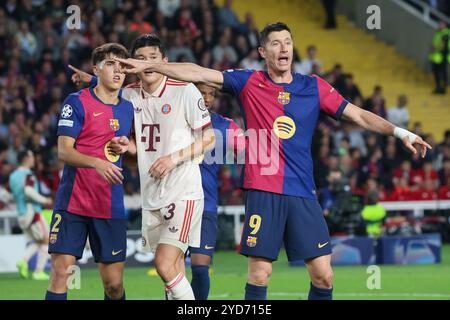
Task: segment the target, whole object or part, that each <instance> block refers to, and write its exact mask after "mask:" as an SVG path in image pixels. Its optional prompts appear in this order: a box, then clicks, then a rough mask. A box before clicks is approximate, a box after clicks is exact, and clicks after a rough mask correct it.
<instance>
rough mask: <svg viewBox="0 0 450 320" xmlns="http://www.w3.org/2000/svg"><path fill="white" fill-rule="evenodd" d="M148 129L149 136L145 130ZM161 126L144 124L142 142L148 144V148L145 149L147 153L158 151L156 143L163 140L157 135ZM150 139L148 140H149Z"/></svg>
mask: <svg viewBox="0 0 450 320" xmlns="http://www.w3.org/2000/svg"><path fill="white" fill-rule="evenodd" d="M147 128H148V135H147V134H145V131H146V130H145V129H147ZM159 132H160V131H159V124H144V123H143V124H142V128H141V133H142V136H141V142H143V143H146V142H147V143H148V148H147V149H145V151H156V148H155V147H156V146H155V144H156V142H159V141H160V140H161V138H160V136H159V135H157V134H158V133H159ZM147 137H148V139H147Z"/></svg>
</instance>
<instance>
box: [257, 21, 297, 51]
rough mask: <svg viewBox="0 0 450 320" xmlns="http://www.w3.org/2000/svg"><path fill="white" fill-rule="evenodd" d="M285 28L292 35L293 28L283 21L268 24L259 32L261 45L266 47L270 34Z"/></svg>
mask: <svg viewBox="0 0 450 320" xmlns="http://www.w3.org/2000/svg"><path fill="white" fill-rule="evenodd" d="M283 30H286V31H289V33H290V34H291V37H292V32H291V29H289V27H288V26H287V24H285V23H283V22H275V23H270V24H268V25H266V26H265V27H264V29H262V31H261V32H260V33H259V44H260V45H261V47H264V46H265V45H266V42H267V39H268V38H269V34H271V33H272V32H279V31H283Z"/></svg>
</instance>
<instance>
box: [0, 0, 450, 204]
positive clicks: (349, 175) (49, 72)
mask: <svg viewBox="0 0 450 320" xmlns="http://www.w3.org/2000/svg"><path fill="white" fill-rule="evenodd" d="M70 4H72V5H73V4H76V5H78V6H79V7H80V9H81V10H80V12H81V26H80V27H81V28H80V29H68V28H67V25H66V23H65V22H66V19H67V17H68V16H69V14H67V13H66V8H67V6H68V5H69V4H68V3H67V1H63V0H52V1H44V0H21V1H19V0H6V1H3V2H2V4H1V5H0V47H1V48H2V49H3V50H1V52H0V188H2V187H3V188H7V181H8V176H9V174H10V173H11V172H12V170H14V169H15V167H16V166H17V154H18V152H19V151H20V150H22V149H24V148H28V149H31V150H33V151H34V153H35V154H36V160H37V161H36V168H35V171H36V173H37V175H38V177H39V181H40V187H41V191H42V193H43V194H46V195H54V193H55V192H56V189H57V186H58V182H59V179H60V176H61V170H62V168H63V164H62V163H61V162H60V161H58V159H57V152H56V139H57V137H56V128H57V122H58V113H59V108H60V105H61V103H62V101H63V100H64V98H65V96H66V95H67V94H69V93H70V92H73V91H77V90H78V89H79V88H77V87H76V86H75V85H74V84H73V83H72V81H71V80H70V79H71V74H72V71H71V70H70V69H69V68H68V65H69V64H71V65H74V66H77V67H79V68H81V69H83V70H84V71H86V72H90V73H92V71H91V70H90V54H91V51H92V49H93V48H95V47H97V46H99V45H101V44H103V43H105V42H120V43H122V44H124V45H125V46H129V45H130V43H131V41H132V40H133V39H134V38H136V37H137V36H138V35H139V34H142V33H148V32H156V33H158V34H159V36H160V37H161V38H162V39H163V41H164V42H165V43H166V44H167V47H168V57H169V61H172V62H173V61H177V62H189V61H190V62H195V63H198V64H200V65H202V66H205V67H212V68H215V69H217V70H226V69H229V68H234V67H238V68H250V69H263V68H264V65H263V64H262V62H261V59H260V58H259V54H258V51H257V47H258V29H257V27H256V26H255V22H254V19H253V16H252V14H251V13H247V14H246V15H245V19H244V21H240V20H239V18H238V17H237V15H236V13H235V12H234V11H233V10H232V9H231V0H227V1H225V5H224V6H223V7H217V6H216V5H214V4H213V1H210V0H198V1H189V0H154V1H144V0H136V1H132V0H120V1H119V0H117V1H116V0H109V1H100V0H94V1H81V0H80V1H70ZM294 36H295V35H294ZM296 44H297V46H299V47H302V48H303V47H305V45H308V44H305V43H301V39H297V40H296ZM318 55H319V52H318V50H317V48H316V47H315V46H313V45H310V46H308V47H307V48H306V50H305V55H304V56H302V55H301V54H300V53H299V52H295V61H294V67H295V70H296V71H297V72H301V73H303V74H308V75H309V74H318V75H320V76H322V77H323V78H324V79H325V80H327V81H328V82H330V83H331V84H332V85H333V86H335V88H336V89H337V90H338V91H339V92H341V94H342V95H343V96H344V97H345V98H346V99H348V100H349V101H351V102H352V103H354V104H355V105H358V106H360V107H362V108H365V109H368V110H371V111H373V112H375V113H377V114H378V115H380V116H382V117H384V118H387V119H389V120H390V121H392V122H393V123H395V124H396V125H399V126H404V127H408V128H410V130H412V131H413V132H415V133H417V134H421V135H422V137H424V138H425V139H426V140H427V142H429V143H430V144H431V145H432V147H433V150H431V152H429V153H428V154H427V157H426V158H425V159H422V158H421V157H419V155H417V156H413V157H411V155H410V154H409V153H408V152H407V151H406V150H404V149H403V148H402V146H401V143H400V141H399V140H396V139H395V138H393V137H389V138H384V137H381V136H378V135H375V134H369V133H367V132H363V131H360V130H359V129H356V128H355V127H354V126H353V125H351V124H348V123H345V122H341V123H337V122H335V121H334V120H331V119H329V118H327V117H325V116H324V117H321V118H320V120H319V121H320V124H319V126H318V130H317V132H316V135H315V137H314V140H313V148H312V150H313V156H314V159H315V160H314V173H315V180H316V184H317V189H318V191H319V196H321V191H324V190H327V189H328V188H330V180H331V179H332V178H331V177H332V175H333V172H337V171H339V172H340V173H341V177H343V178H345V179H347V180H348V183H349V185H350V187H351V190H352V192H353V193H354V194H359V195H362V196H364V195H366V194H367V193H368V191H370V190H373V189H375V190H379V193H380V199H381V200H428V199H438V198H440V199H450V130H449V131H448V132H447V133H446V135H445V140H444V141H435V139H434V138H433V136H431V135H428V134H426V129H427V128H422V125H421V124H420V123H414V124H412V125H411V123H410V120H409V114H408V111H407V110H408V109H407V104H408V99H407V97H406V96H404V95H400V96H399V99H398V103H397V106H395V107H391V106H387V105H386V101H385V98H384V97H383V88H382V87H381V86H376V87H375V88H374V91H373V93H372V94H371V95H370V96H368V97H365V96H363V94H362V93H361V90H360V89H359V88H358V85H357V84H356V83H357V81H355V80H356V79H354V77H353V76H352V74H351V73H349V71H348V70H345V69H344V67H343V66H341V65H336V66H335V67H334V68H333V69H332V70H323V67H322V65H321V63H320V59H319V58H318ZM134 80H135V79H133V78H132V77H131V76H130V77H129V78H128V79H127V83H129V82H132V81H134ZM399 94H401V93H399ZM388 107H390V108H388ZM215 110H216V111H217V112H218V113H220V114H223V115H225V116H227V117H230V118H232V119H234V120H235V121H236V122H237V123H238V124H240V125H241V126H242V127H243V121H242V118H241V117H240V115H239V106H238V104H237V101H236V100H235V99H233V98H231V97H230V96H227V95H221V96H220V97H219V98H218V99H217V101H216V106H215ZM240 171H241V168H240V167H239V166H236V165H225V166H223V167H222V169H221V175H220V176H221V186H220V201H221V204H241V203H242V198H243V195H242V191H241V190H240V189H238V188H237V187H238V185H239V180H240V178H239V175H240ZM125 179H126V185H125V188H126V193H127V194H129V195H132V194H136V193H138V192H139V176H138V172H137V168H136V166H135V165H129V166H127V167H126V169H125ZM0 202H1V201H0ZM0 206H1V204H0Z"/></svg>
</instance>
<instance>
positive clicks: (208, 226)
mask: <svg viewBox="0 0 450 320" xmlns="http://www.w3.org/2000/svg"><path fill="white" fill-rule="evenodd" d="M216 240H217V213H214V212H207V211H205V212H203V216H202V231H201V237H200V248H194V247H189V252H190V253H191V254H192V253H198V254H205V255H208V256H210V257H212V256H213V254H214V247H215V246H216Z"/></svg>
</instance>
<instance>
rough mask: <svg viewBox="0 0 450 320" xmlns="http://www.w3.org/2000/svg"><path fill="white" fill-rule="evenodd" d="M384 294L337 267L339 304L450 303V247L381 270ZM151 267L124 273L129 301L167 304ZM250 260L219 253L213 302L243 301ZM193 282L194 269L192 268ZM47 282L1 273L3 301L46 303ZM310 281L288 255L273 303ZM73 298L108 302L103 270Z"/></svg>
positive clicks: (274, 285)
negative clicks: (437, 259)
mask: <svg viewBox="0 0 450 320" xmlns="http://www.w3.org/2000/svg"><path fill="white" fill-rule="evenodd" d="M380 267H381V289H380V290H376V289H375V290H369V289H367V286H366V282H367V278H368V277H369V274H368V273H367V272H366V269H367V268H366V267H365V266H345V267H339V266H336V267H334V268H333V270H334V274H335V277H334V299H402V300H403V299H445V300H448V299H450V245H446V246H443V248H442V263H441V264H439V265H423V266H418V265H415V266H412V265H411V266H380ZM147 270H148V269H146V268H131V267H130V268H127V269H125V288H126V291H127V298H128V299H163V296H164V291H163V285H162V282H161V280H160V279H159V278H158V277H156V276H153V277H150V276H148V275H147ZM246 273H247V261H246V258H245V257H242V256H240V255H238V254H237V253H235V252H218V253H217V254H216V256H215V261H214V270H213V273H212V276H211V291H210V299H215V300H221V299H224V300H225V299H239V300H240V299H243V296H244V286H245V282H246ZM188 274H189V278H190V270H189V269H188ZM46 288H47V282H46V281H43V282H41V281H32V280H24V279H20V278H19V276H18V274H16V273H9V274H0V299H42V298H43V297H44V294H45V290H46ZM308 289H309V280H308V275H307V272H306V269H305V268H303V267H289V266H288V263H287V259H286V255H285V254H284V253H282V254H280V260H279V261H278V262H276V263H274V270H273V275H272V277H271V280H270V285H269V291H268V298H269V299H307V293H308ZM69 299H103V290H102V287H101V282H100V279H99V275H98V271H97V270H95V269H82V272H81V289H80V290H70V291H69Z"/></svg>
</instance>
